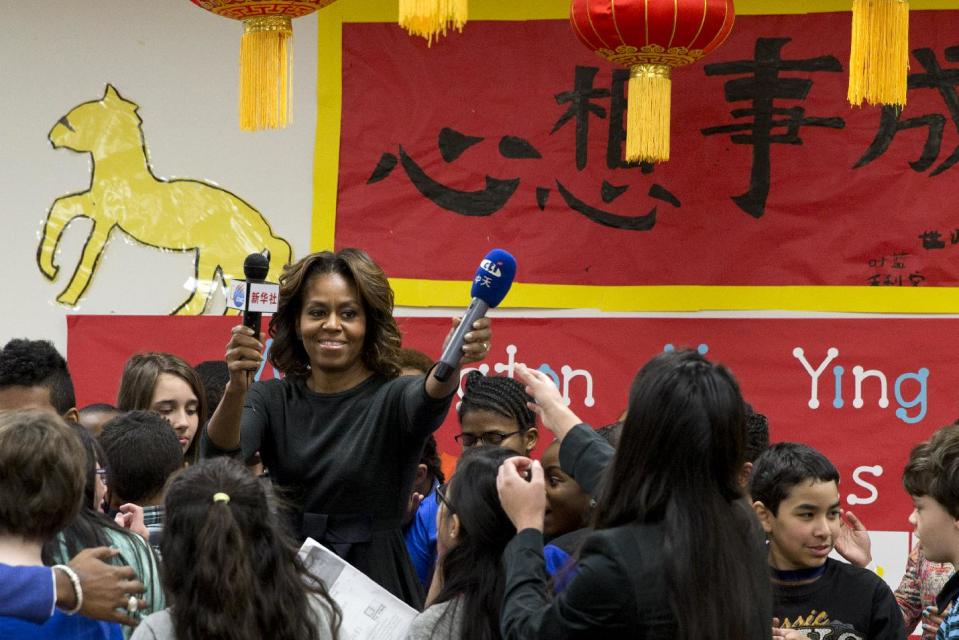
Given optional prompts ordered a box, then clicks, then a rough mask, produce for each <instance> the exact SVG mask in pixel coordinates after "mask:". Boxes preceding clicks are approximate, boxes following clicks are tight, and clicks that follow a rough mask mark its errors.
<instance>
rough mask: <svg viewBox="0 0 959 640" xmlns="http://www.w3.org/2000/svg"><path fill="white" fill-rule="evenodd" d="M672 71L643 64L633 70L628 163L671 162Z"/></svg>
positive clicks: (627, 137)
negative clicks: (670, 113)
mask: <svg viewBox="0 0 959 640" xmlns="http://www.w3.org/2000/svg"><path fill="white" fill-rule="evenodd" d="M671 91H672V80H671V69H670V67H669V66H667V65H662V64H640V65H636V66H635V67H633V68H632V69H630V74H629V94H628V96H627V97H628V100H627V108H626V161H627V162H666V161H668V160H669V111H670V102H671V96H670V93H671Z"/></svg>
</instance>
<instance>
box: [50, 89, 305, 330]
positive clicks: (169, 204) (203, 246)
mask: <svg viewBox="0 0 959 640" xmlns="http://www.w3.org/2000/svg"><path fill="white" fill-rule="evenodd" d="M137 108H138V105H137V104H136V103H134V102H130V101H129V100H125V99H124V98H122V97H120V94H119V93H117V91H116V89H114V88H113V87H112V86H111V85H107V89H106V93H104V95H103V98H102V99H101V100H94V101H92V102H85V103H83V104H81V105H79V106H77V107H75V108H74V109H73V110H72V111H70V113H68V114H67V115H65V116H64V117H62V118H60V121H59V122H58V123H57V124H56V125H55V126H54V127H53V129H51V131H50V135H49V138H50V142H51V143H52V144H53V146H54V148H60V147H65V148H67V149H70V150H72V151H76V152H78V153H89V154H91V155H92V156H93V171H92V175H91V179H90V188H89V189H87V190H86V191H82V192H80V193H74V194H71V195H68V196H64V197H62V198H57V199H56V200H54V202H53V206H51V207H50V212H49V214H48V215H47V221H46V223H45V224H44V227H43V238H42V240H41V241H40V246H39V248H38V250H37V262H38V264H39V266H40V270H41V271H42V272H43V274H44V275H45V276H46V277H47V278H49V279H50V280H53V279H54V278H56V277H57V272H58V271H59V267H58V266H57V265H55V264H54V261H53V259H54V253H55V252H56V248H57V244H58V243H59V242H60V236H61V235H62V234H63V230H64V229H65V228H66V227H67V225H69V224H70V223H71V222H72V221H73V220H75V219H76V218H78V217H86V218H90V219H91V220H92V221H93V229H92V230H91V231H90V236H89V237H88V238H87V241H86V244H85V245H84V247H83V255H82V257H81V258H80V262H79V264H78V265H77V267H76V269H75V270H74V272H73V277H72V278H71V279H70V284H68V285H67V287H66V289H64V290H63V292H62V293H61V294H60V295H59V296H58V297H57V301H58V302H61V303H63V304H67V305H75V304H76V303H77V300H79V299H80V296H82V295H83V292H84V291H85V290H86V288H87V286H88V285H89V284H90V281H91V279H92V278H93V274H94V272H95V271H96V268H97V262H98V261H99V259H100V256H101V255H102V254H103V250H104V248H105V247H106V243H107V239H108V238H109V236H110V233H111V232H112V231H113V229H114V228H118V229H120V230H121V231H123V232H124V233H126V234H127V235H128V236H130V237H131V238H133V239H135V240H137V241H138V242H140V243H143V244H145V245H149V246H152V247H157V248H159V249H167V250H171V251H192V252H194V254H195V256H196V257H195V260H194V269H195V270H194V275H195V278H194V282H193V287H194V288H193V292H192V294H191V295H190V297H189V298H188V299H187V300H186V301H185V302H184V303H183V304H181V305H180V306H179V307H177V309H176V310H174V311H173V313H174V314H179V315H198V314H201V313H203V310H204V309H205V308H206V305H207V303H208V301H209V298H210V297H211V296H212V295H213V293H214V291H215V287H214V284H215V283H216V282H217V281H218V280H222V281H223V282H224V283H226V282H227V281H229V280H232V279H233V278H242V277H243V260H244V259H245V258H246V256H247V255H249V254H250V253H256V252H266V253H268V254H269V256H270V273H269V276H268V277H267V279H268V280H272V281H274V282H276V281H277V279H278V277H279V273H280V271H281V269H282V267H283V265H285V264H287V263H288V262H289V261H290V258H291V257H292V252H291V250H290V245H289V243H288V242H287V241H286V240H284V239H283V238H280V237H278V236H276V235H274V234H273V231H272V230H271V229H270V225H269V223H268V222H267V221H266V219H265V218H264V217H263V216H262V215H261V214H260V212H259V211H257V210H256V209H254V208H253V207H251V206H250V205H249V204H247V203H246V202H244V201H243V200H242V199H240V198H238V197H237V196H235V195H234V194H232V193H230V192H229V191H227V190H226V189H221V188H220V187H216V186H214V185H211V184H208V183H206V182H202V181H200V180H189V179H177V180H164V179H162V178H157V177H156V176H155V175H153V171H152V170H151V168H150V162H149V160H148V158H147V151H146V144H145V142H144V140H143V131H142V129H141V124H142V122H143V121H142V120H141V119H140V116H139V115H138V114H137ZM207 283H209V286H207Z"/></svg>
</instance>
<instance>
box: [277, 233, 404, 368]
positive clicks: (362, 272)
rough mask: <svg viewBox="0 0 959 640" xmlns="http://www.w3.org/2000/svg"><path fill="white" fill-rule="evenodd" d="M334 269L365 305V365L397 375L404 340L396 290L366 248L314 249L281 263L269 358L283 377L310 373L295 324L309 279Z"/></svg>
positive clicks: (308, 363) (363, 356) (307, 356)
mask: <svg viewBox="0 0 959 640" xmlns="http://www.w3.org/2000/svg"><path fill="white" fill-rule="evenodd" d="M331 273H335V274H338V275H340V276H342V277H343V278H344V279H345V280H346V281H347V282H349V283H350V284H352V285H353V286H354V287H356V295H357V296H358V297H359V299H360V301H361V302H362V304H363V313H364V315H365V316H366V337H365V338H364V340H363V354H362V358H363V364H364V365H365V366H366V368H367V369H369V370H370V371H373V372H375V373H379V374H382V375H385V376H387V377H390V378H395V377H396V376H398V375H399V373H400V365H399V350H400V343H401V338H400V330H399V329H398V328H397V326H396V320H394V319H393V289H391V288H390V283H389V281H388V280H387V279H386V274H385V273H383V270H382V269H380V268H379V266H377V264H376V263H375V262H373V259H372V258H370V256H368V255H367V254H366V252H365V251H363V250H362V249H342V250H340V251H337V252H336V253H332V252H330V251H321V252H319V253H311V254H310V255H308V256H306V257H304V258H301V259H300V260H298V261H297V262H295V263H293V264H288V265H286V266H285V267H283V274H282V275H281V276H280V300H279V305H278V308H277V310H276V313H274V314H273V317H272V318H271V319H270V335H271V336H272V337H273V345H272V346H271V347H270V362H271V363H272V364H273V366H274V367H276V368H277V369H279V370H280V371H282V372H283V373H284V374H285V375H288V376H295V377H301V378H302V377H306V376H308V375H309V372H310V358H309V355H308V354H307V353H306V349H304V348H303V343H302V342H301V341H300V338H299V337H298V336H297V332H296V323H297V319H298V318H299V317H300V311H301V310H302V308H303V294H304V292H305V291H306V288H307V286H308V284H309V282H310V279H311V278H312V277H313V276H322V275H328V274H331Z"/></svg>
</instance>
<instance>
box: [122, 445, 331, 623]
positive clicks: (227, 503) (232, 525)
mask: <svg viewBox="0 0 959 640" xmlns="http://www.w3.org/2000/svg"><path fill="white" fill-rule="evenodd" d="M165 504H166V517H167V520H166V524H165V526H164V531H163V539H162V541H161V544H160V550H161V552H162V555H163V567H162V569H161V573H162V576H163V585H164V586H165V587H166V590H167V595H168V598H169V601H170V605H171V606H170V607H169V608H168V609H166V610H164V611H161V612H160V613H157V614H154V615H151V616H149V617H148V618H146V619H145V620H143V622H142V623H141V624H140V626H139V627H137V630H136V632H134V634H133V638H132V639H131V640H208V639H210V638H223V639H229V640H261V639H262V638H272V639H273V640H321V639H322V640H327V639H332V638H335V637H336V635H337V631H338V627H339V619H340V614H339V609H338V608H337V606H336V604H335V603H334V602H333V600H332V599H331V598H330V596H329V594H328V593H327V591H326V588H325V587H324V585H323V583H322V582H320V581H318V580H316V579H315V578H313V577H312V576H311V575H310V574H309V573H308V572H307V570H306V569H305V567H304V566H303V564H302V562H301V561H300V559H299V558H298V557H297V549H296V547H295V546H294V545H293V542H292V539H291V538H290V537H289V536H288V535H287V534H286V532H285V531H283V529H282V528H281V527H280V525H279V524H278V521H277V516H276V515H275V514H273V513H271V512H270V510H269V508H268V506H267V501H266V494H265V493H264V491H263V488H262V485H261V484H260V483H259V482H258V481H257V479H256V478H254V477H253V476H252V475H251V474H250V473H249V472H248V471H247V470H246V469H245V468H244V467H243V466H242V465H240V464H239V463H237V462H235V461H233V460H230V459H228V458H216V459H213V460H204V461H201V462H200V463H198V464H196V465H194V466H192V467H189V468H188V469H187V470H185V471H184V472H182V473H181V474H179V475H178V476H176V477H175V478H174V479H173V480H172V481H171V483H170V485H169V487H168V489H167V493H166V503H165Z"/></svg>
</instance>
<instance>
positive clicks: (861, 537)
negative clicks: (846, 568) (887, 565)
mask: <svg viewBox="0 0 959 640" xmlns="http://www.w3.org/2000/svg"><path fill="white" fill-rule="evenodd" d="M836 552H837V553H839V555H841V556H842V557H843V558H845V559H846V560H848V561H849V562H850V563H852V564H854V565H856V566H857V567H865V566H866V565H868V564H869V563H870V562H872V540H870V539H869V531H868V530H866V525H864V524H863V523H862V521H860V520H859V518H857V517H856V514H854V513H853V512H852V511H840V512H839V537H838V538H836Z"/></svg>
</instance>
